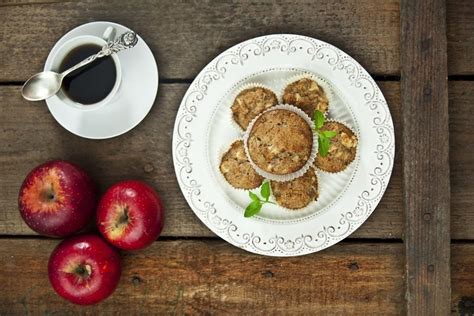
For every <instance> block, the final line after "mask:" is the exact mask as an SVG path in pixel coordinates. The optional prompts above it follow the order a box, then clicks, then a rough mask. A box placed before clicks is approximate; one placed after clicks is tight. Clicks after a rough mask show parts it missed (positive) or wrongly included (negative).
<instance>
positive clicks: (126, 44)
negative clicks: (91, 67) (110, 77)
mask: <svg viewBox="0 0 474 316" xmlns="http://www.w3.org/2000/svg"><path fill="white" fill-rule="evenodd" d="M137 42H138V36H137V34H136V33H135V32H132V31H128V32H125V33H123V34H122V35H121V36H120V37H119V38H117V39H115V40H114V41H110V42H108V43H107V44H105V45H104V46H102V49H101V50H100V51H99V52H98V53H97V54H94V55H91V56H89V57H87V58H86V59H84V60H83V61H81V62H80V63H78V64H76V65H74V66H72V67H71V68H69V69H66V70H65V71H63V72H62V73H61V76H62V77H63V78H64V77H66V76H67V75H68V74H70V73H71V72H73V71H74V70H76V69H78V68H81V67H83V66H85V65H87V64H90V63H91V62H93V61H94V60H96V59H97V58H102V57H105V56H109V55H111V54H113V53H118V52H120V51H122V50H125V49H129V48H132V47H133V46H135V45H136V44H137Z"/></svg>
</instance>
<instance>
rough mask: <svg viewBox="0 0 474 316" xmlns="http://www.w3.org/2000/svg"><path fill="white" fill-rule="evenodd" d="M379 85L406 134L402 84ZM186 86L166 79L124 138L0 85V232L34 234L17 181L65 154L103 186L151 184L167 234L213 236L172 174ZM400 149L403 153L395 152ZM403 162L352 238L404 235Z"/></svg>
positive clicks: (63, 156)
mask: <svg viewBox="0 0 474 316" xmlns="http://www.w3.org/2000/svg"><path fill="white" fill-rule="evenodd" d="M380 85H381V87H382V90H383V92H384V94H385V96H386V98H387V100H388V103H389V105H390V109H391V112H392V115H393V117H394V122H395V126H396V133H397V134H396V138H397V139H400V137H401V134H400V131H401V128H400V127H401V126H400V106H399V104H400V101H399V92H400V91H399V84H398V82H381V83H380ZM186 88H187V85H184V84H162V85H161V86H160V89H159V92H158V98H157V101H156V103H155V106H154V107H153V109H152V110H151V112H150V114H149V115H148V116H147V117H146V119H145V120H144V121H143V122H142V123H141V124H140V125H139V126H138V127H137V128H135V129H134V130H132V131H131V132H129V133H127V134H125V135H123V136H120V137H118V138H114V139H109V140H103V141H93V140H87V139H82V138H80V137H77V136H74V135H72V134H70V133H69V132H67V131H66V130H64V129H63V128H62V127H61V126H59V125H58V124H57V123H56V122H55V121H54V119H53V117H52V116H51V115H50V114H49V112H48V110H47V108H46V107H45V106H44V104H43V103H38V104H33V103H28V102H26V101H24V100H23V99H22V98H21V96H20V93H19V90H20V88H19V87H15V86H9V87H5V86H4V87H0V109H1V110H0V122H2V125H1V127H0V128H1V133H0V144H1V146H0V174H1V175H2V176H1V177H0V185H1V188H2V190H0V208H1V209H2V212H0V234H7V235H17V234H32V233H33V232H32V231H31V230H30V229H29V228H28V227H27V226H26V225H25V224H24V223H23V221H22V220H21V218H20V215H19V213H18V209H17V195H18V188H19V187H20V184H21V181H23V178H24V177H25V175H26V174H27V173H28V171H29V170H30V169H31V168H33V167H34V166H35V165H37V164H39V163H41V162H43V161H46V160H48V159H53V158H62V159H69V160H72V161H75V162H77V163H79V164H80V165H82V166H83V167H84V168H85V169H86V170H88V171H89V172H90V174H91V175H92V176H93V178H94V179H95V180H96V181H97V183H98V185H99V186H100V188H101V189H102V191H104V190H105V189H106V188H107V187H108V186H109V185H111V184H112V183H114V182H116V181H119V180H123V179H126V178H137V179H142V180H145V181H147V182H149V183H150V184H152V185H153V186H154V187H155V188H156V189H157V190H158V192H159V193H160V194H161V196H162V198H163V200H164V204H165V207H166V224H165V228H164V231H163V235H164V236H213V234H212V233H211V232H210V231H209V230H208V229H207V228H205V227H204V226H203V225H202V224H201V222H200V221H199V220H198V218H197V217H196V216H195V215H194V213H193V212H192V211H191V210H190V208H189V207H188V205H187V203H186V201H185V200H184V197H183V196H182V194H181V191H180V190H179V187H178V184H177V182H176V177H175V174H174V168H173V163H172V156H171V138H172V131H173V125H174V119H175V116H176V111H177V108H178V106H179V104H180V101H181V98H182V96H183V95H184V92H185V90H186ZM399 148H401V147H400V146H399ZM400 156H401V154H400V153H399V152H397V157H400ZM400 167H401V165H400V163H399V159H396V163H395V170H394V174H393V176H392V180H391V182H390V185H389V188H388V190H387V192H386V194H385V196H384V198H383V199H382V201H381V203H380V205H379V207H378V209H377V210H376V211H375V212H374V214H373V215H372V216H371V217H370V218H369V219H368V221H367V222H366V223H365V224H364V225H363V226H362V227H361V228H360V229H359V230H357V231H356V232H355V233H354V234H353V235H352V237H363V238H365V237H367V238H400V237H401V234H402V227H403V214H402V211H403V204H402V194H401V168H400Z"/></svg>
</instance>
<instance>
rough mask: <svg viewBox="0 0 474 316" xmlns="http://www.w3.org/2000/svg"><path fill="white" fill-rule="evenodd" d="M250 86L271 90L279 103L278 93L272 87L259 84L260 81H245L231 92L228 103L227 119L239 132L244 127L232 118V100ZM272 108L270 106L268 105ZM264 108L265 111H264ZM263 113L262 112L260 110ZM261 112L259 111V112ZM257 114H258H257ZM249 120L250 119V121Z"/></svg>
mask: <svg viewBox="0 0 474 316" xmlns="http://www.w3.org/2000/svg"><path fill="white" fill-rule="evenodd" d="M252 88H262V89H266V90H269V91H271V92H272V93H273V94H274V95H275V97H276V98H277V102H278V103H277V104H276V105H278V104H280V102H281V99H280V97H279V96H278V93H276V91H275V90H273V89H272V88H270V87H269V86H266V85H264V84H261V83H258V82H249V83H246V84H244V85H242V86H240V87H239V88H238V89H237V90H236V91H235V92H234V93H233V94H232V97H231V100H232V101H231V103H230V106H229V119H230V121H231V124H232V126H233V127H234V128H236V129H237V130H238V131H240V132H241V133H243V132H245V129H244V128H242V127H241V126H240V125H239V124H237V122H236V121H235V119H234V112H232V105H233V104H234V101H235V99H236V98H237V96H238V95H239V94H240V93H242V92H243V91H245V90H248V89H252ZM270 108H272V107H270ZM270 108H268V109H266V110H269V109H270ZM266 110H265V111H266ZM262 113H263V112H262ZM259 114H261V113H259ZM257 116H258V115H257ZM250 122H251V121H250Z"/></svg>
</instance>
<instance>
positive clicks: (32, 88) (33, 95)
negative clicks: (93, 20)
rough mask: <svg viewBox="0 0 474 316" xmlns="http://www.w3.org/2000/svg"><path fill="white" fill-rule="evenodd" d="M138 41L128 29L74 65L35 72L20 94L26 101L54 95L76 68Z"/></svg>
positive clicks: (133, 44) (131, 45) (129, 46)
mask: <svg viewBox="0 0 474 316" xmlns="http://www.w3.org/2000/svg"><path fill="white" fill-rule="evenodd" d="M137 42H138V36H137V34H136V33H135V32H132V31H129V32H125V33H123V34H122V35H121V36H120V37H119V38H117V39H116V40H114V41H110V42H108V43H107V44H105V45H104V46H103V47H102V49H101V50H100V51H99V52H98V53H97V54H95V55H92V56H89V57H87V58H86V59H84V60H83V61H81V62H80V63H78V64H76V65H75V66H73V67H71V68H69V69H67V70H65V71H63V72H62V73H57V72H54V71H43V72H40V73H37V74H36V75H34V76H32V77H31V78H30V79H28V80H27V81H26V82H25V84H24V85H23V88H22V89H21V95H22V96H23V98H25V99H26V100H28V101H41V100H44V99H47V98H49V97H52V96H53V95H55V94H56V93H57V92H58V91H59V89H61V85H62V83H63V79H64V78H65V77H66V76H67V75H68V74H70V73H71V72H73V71H74V70H76V69H79V68H81V67H84V66H85V65H87V64H90V63H91V62H93V61H94V60H96V59H97V58H102V57H105V56H109V55H111V54H112V53H117V52H119V51H121V50H125V49H128V48H132V47H133V46H135V45H136V44H137Z"/></svg>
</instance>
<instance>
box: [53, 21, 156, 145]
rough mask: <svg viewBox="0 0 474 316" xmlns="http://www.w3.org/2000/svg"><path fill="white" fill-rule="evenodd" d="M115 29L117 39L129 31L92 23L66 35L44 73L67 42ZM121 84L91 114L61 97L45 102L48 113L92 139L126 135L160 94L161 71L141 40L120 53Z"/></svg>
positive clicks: (121, 27) (72, 131)
mask: <svg viewBox="0 0 474 316" xmlns="http://www.w3.org/2000/svg"><path fill="white" fill-rule="evenodd" d="M108 26H113V27H114V28H115V29H116V31H117V35H118V34H121V33H123V32H126V31H129V30H130V29H129V28H127V27H125V26H123V25H120V24H117V23H112V22H91V23H87V24H83V25H80V26H78V27H76V28H75V29H73V30H71V31H69V32H68V33H66V34H65V35H64V36H63V37H61V39H60V40H59V41H58V42H57V43H56V44H55V45H54V47H53V49H52V50H51V52H50V53H49V55H48V59H47V60H46V64H45V66H44V70H50V69H51V64H52V57H53V56H54V55H55V53H56V50H58V49H59V48H60V47H61V46H62V45H63V44H64V43H65V42H66V41H68V40H70V39H72V38H74V37H76V36H80V35H94V36H97V37H102V34H103V33H104V31H105V29H106V28H107V27H108ZM117 55H118V58H119V60H120V64H121V66H122V82H121V84H120V88H119V89H118V91H117V93H116V94H115V96H114V97H113V98H112V99H111V100H110V104H105V105H104V106H102V107H100V108H98V109H96V110H91V111H81V110H79V109H76V108H74V107H72V106H68V105H67V104H65V103H64V102H63V101H61V99H60V98H59V97H58V96H53V97H51V98H49V99H47V100H46V104H47V105H48V108H49V111H50V112H51V114H52V115H53V117H54V118H55V119H56V121H58V123H59V124H61V125H62V126H63V127H64V128H65V129H67V130H68V131H70V132H71V133H73V134H76V135H78V136H81V137H85V138H91V139H105V138H111V137H115V136H119V135H121V134H124V133H126V132H128V131H129V130H131V129H132V128H134V127H135V126H137V125H138V124H139V123H140V122H141V121H142V120H143V119H144V118H145V116H146V115H147V114H148V112H149V111H150V109H151V107H152V106H153V103H154V102H155V98H156V93H157V92H158V68H157V66H156V62H155V58H154V57H153V54H152V52H151V50H150V48H149V47H148V46H147V44H146V43H145V41H144V40H143V39H142V38H141V37H139V40H138V43H137V45H136V46H135V47H133V48H132V49H129V50H125V51H122V52H119V53H118V54H117Z"/></svg>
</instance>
